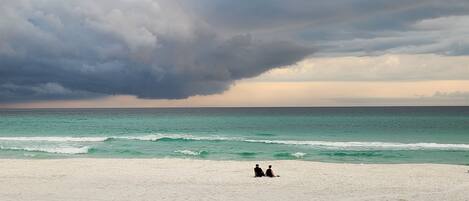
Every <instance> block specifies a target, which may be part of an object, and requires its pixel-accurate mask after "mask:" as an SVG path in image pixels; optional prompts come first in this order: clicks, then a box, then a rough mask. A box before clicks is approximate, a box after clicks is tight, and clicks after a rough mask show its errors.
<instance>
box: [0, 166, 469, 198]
mask: <svg viewBox="0 0 469 201" xmlns="http://www.w3.org/2000/svg"><path fill="white" fill-rule="evenodd" d="M256 163H259V164H260V166H261V168H263V169H264V170H265V169H266V167H267V165H270V164H271V165H273V170H274V172H275V173H276V174H278V175H280V176H281V177H278V178H254V177H253V167H254V165H255V164H256ZM468 170H469V167H467V166H464V165H452V164H428V163H422V164H350V163H326V162H315V161H299V160H263V161H233V160H226V161H218V160H206V159H174V158H165V159H155V158H151V159H141V158H128V159H119V158H118V159H116V158H64V159H0V189H2V191H0V200H31V201H32V200H35V201H36V200H37V201H41V200H274V201H275V200H435V201H436V200H469V193H467V189H468V188H469V173H468Z"/></svg>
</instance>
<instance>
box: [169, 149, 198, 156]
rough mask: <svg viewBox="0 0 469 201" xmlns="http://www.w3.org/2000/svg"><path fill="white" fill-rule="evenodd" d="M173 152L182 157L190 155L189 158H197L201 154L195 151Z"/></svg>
mask: <svg viewBox="0 0 469 201" xmlns="http://www.w3.org/2000/svg"><path fill="white" fill-rule="evenodd" d="M174 152H176V153H180V154H184V155H190V156H198V155H200V154H201V153H202V152H201V151H199V152H195V151H191V150H176V151H174Z"/></svg>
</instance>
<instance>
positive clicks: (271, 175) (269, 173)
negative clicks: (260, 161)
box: [265, 165, 275, 177]
mask: <svg viewBox="0 0 469 201" xmlns="http://www.w3.org/2000/svg"><path fill="white" fill-rule="evenodd" d="M265 176H268V177H275V174H274V171H273V170H272V165H269V169H267V170H266V171H265Z"/></svg>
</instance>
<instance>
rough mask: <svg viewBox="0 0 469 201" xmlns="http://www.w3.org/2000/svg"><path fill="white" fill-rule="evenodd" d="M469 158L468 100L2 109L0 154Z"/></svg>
mask: <svg viewBox="0 0 469 201" xmlns="http://www.w3.org/2000/svg"><path fill="white" fill-rule="evenodd" d="M71 157H97V158H98V157H104V158H165V157H170V158H198V159H211V160H274V159H289V160H311V161H326V162H346V163H448V164H469V107H336V108H334V107H330V108H165V109H163V108H158V109H156V108H151V109H148V108H142V109H18V110H16V109H3V110H0V158H38V159H39V158H71Z"/></svg>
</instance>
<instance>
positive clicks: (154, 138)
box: [110, 134, 242, 141]
mask: <svg viewBox="0 0 469 201" xmlns="http://www.w3.org/2000/svg"><path fill="white" fill-rule="evenodd" d="M110 138H111V139H124V140H141V141H158V140H161V139H174V140H177V139H181V140H206V141H222V140H226V141H233V140H242V139H241V138H233V137H221V136H193V135H184V134H152V135H143V136H114V137H110Z"/></svg>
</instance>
